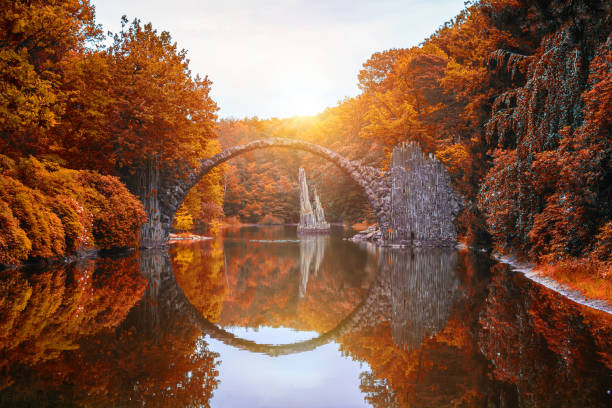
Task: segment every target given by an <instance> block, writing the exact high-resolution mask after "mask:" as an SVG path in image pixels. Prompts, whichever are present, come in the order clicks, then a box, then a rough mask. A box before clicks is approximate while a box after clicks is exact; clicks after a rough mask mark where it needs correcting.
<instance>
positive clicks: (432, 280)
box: [341, 251, 612, 408]
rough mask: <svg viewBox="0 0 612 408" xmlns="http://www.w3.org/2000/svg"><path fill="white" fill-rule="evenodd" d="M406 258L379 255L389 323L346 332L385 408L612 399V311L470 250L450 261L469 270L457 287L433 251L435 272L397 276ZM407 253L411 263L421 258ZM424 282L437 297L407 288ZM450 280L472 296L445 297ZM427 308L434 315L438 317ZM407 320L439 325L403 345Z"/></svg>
mask: <svg viewBox="0 0 612 408" xmlns="http://www.w3.org/2000/svg"><path fill="white" fill-rule="evenodd" d="M438 256H441V257H442V258H444V257H445V256H444V255H438ZM403 257H404V255H403V254H401V253H400V255H399V256H396V255H393V256H387V257H384V256H383V257H382V259H381V266H382V269H384V270H386V271H388V272H387V273H388V275H389V276H391V278H390V279H389V282H390V283H389V287H390V292H391V297H392V298H393V302H392V305H391V308H392V313H391V316H392V320H391V322H386V321H382V322H380V323H379V324H378V325H377V326H375V327H372V328H371V329H369V330H363V331H361V332H359V333H351V334H349V335H348V336H346V337H345V338H344V339H343V340H342V345H341V348H342V350H343V352H345V353H347V354H349V355H351V356H352V357H353V358H355V359H356V360H359V361H365V362H367V363H368V364H369V365H370V368H371V371H370V372H366V373H363V374H362V375H361V377H360V378H361V386H360V387H361V389H362V391H363V392H364V393H365V394H366V396H365V398H366V400H367V401H368V402H369V403H370V404H372V405H373V406H375V407H380V408H382V407H386V408H390V407H396V406H422V407H447V406H449V407H450V406H487V407H514V406H521V407H523V406H524V407H535V406H539V407H553V406H554V407H556V406H572V407H573V406H576V407H607V406H610V403H611V402H612V396H610V395H609V394H607V390H610V389H612V380H611V377H610V366H611V365H612V364H610V362H611V361H612V358H611V353H610V347H609V339H610V337H611V333H612V324H611V323H612V319H610V317H609V316H607V315H604V314H602V313H597V312H594V311H592V310H589V309H587V308H584V307H580V306H578V305H575V304H573V303H572V302H570V301H568V300H567V299H564V298H563V297H562V296H561V295H558V294H556V293H553V292H551V291H549V290H547V289H545V288H542V287H540V286H539V285H537V284H534V283H532V282H530V281H528V280H527V279H526V278H524V277H523V276H522V275H520V274H509V273H508V272H507V270H506V268H505V267H503V266H501V265H497V266H495V267H493V269H492V271H493V277H492V278H491V269H490V266H491V264H492V263H491V262H490V261H484V260H483V259H482V257H480V256H474V255H472V254H470V253H468V252H467V251H465V252H462V253H461V254H459V257H457V258H458V260H460V262H455V261H454V260H453V261H452V262H451V263H452V264H455V265H456V267H455V272H453V274H454V273H457V276H461V290H460V291H456V290H454V289H452V288H454V286H455V285H456V284H458V283H459V282H458V281H457V280H456V278H452V279H449V278H448V277H445V274H446V273H450V272H445V271H444V268H438V267H437V266H436V257H435V256H434V257H432V258H430V259H429V260H427V261H426V264H429V265H430V266H429V268H431V269H432V270H433V271H436V270H438V273H439V276H438V277H437V278H436V277H435V273H434V276H432V277H428V276H421V278H423V279H425V280H420V281H419V279H416V277H412V276H411V274H410V273H409V272H406V271H404V272H400V274H399V275H395V277H393V276H394V273H395V272H394V270H393V269H394V266H393V265H395V263H396V262H397V263H400V264H401V262H402V258H403ZM453 258H454V256H451V257H450V259H451V260H452V259H453ZM404 261H405V262H404V265H406V267H407V268H408V269H409V268H410V267H411V265H418V264H419V263H420V262H419V261H416V259H415V262H414V263H411V262H410V261H409V260H404ZM385 265H386V266H385ZM397 270H398V271H401V268H400V267H397ZM417 276H418V275H417ZM411 277H412V278H415V279H414V282H413V283H411V282H410V280H411ZM416 288H420V289H419V290H416V292H420V293H422V294H423V296H424V297H428V296H429V298H430V299H431V301H432V302H433V303H434V304H437V306H435V307H434V306H428V305H426V303H427V301H426V300H425V299H418V297H417V298H413V299H410V296H404V294H405V293H409V292H413V293H415V289H416ZM432 288H433V290H432ZM445 288H450V291H451V292H453V293H466V294H469V296H464V295H461V298H459V297H457V296H455V300H454V302H453V301H445V300H444V299H443V296H444V294H445V293H447V292H446V290H447V289H445ZM395 291H397V292H398V293H400V294H401V296H400V297H399V298H398V297H396V296H395ZM436 294H437V295H436ZM450 295H451V294H449V297H450ZM453 303H454V306H452V307H450V308H449V305H452V304H453ZM419 307H423V308H425V310H421V311H419V310H418V308H419ZM427 307H432V308H433V310H428V309H427ZM415 311H416V312H415ZM434 311H435V312H434ZM445 315H447V316H446V317H444V316H445ZM402 316H403V317H402ZM428 316H433V318H432V319H431V320H430V323H427V320H428ZM436 316H438V317H436ZM408 320H411V321H414V322H419V321H421V322H425V323H423V324H422V325H421V328H422V330H425V331H427V330H431V331H432V332H435V331H437V334H435V333H427V332H425V333H424V336H425V338H423V339H422V341H421V340H420V337H416V338H414V337H412V334H409V336H410V337H409V339H412V340H414V342H415V343H413V344H416V345H417V346H416V347H412V348H411V347H403V346H402V345H401V344H398V337H400V338H399V342H404V341H406V340H405V339H402V338H401V336H398V330H397V327H396V326H397V323H398V321H399V322H401V321H408ZM442 323H444V327H441V325H442ZM415 324H416V323H413V324H411V325H409V326H407V327H403V328H402V330H401V331H400V333H402V334H404V333H406V332H404V331H403V330H408V328H409V327H413V328H414V326H415ZM429 336H431V337H429ZM408 341H409V340H408Z"/></svg>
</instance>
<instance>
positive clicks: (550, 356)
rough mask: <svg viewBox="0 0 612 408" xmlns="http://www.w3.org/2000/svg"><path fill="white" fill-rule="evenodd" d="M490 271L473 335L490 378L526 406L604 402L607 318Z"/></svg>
mask: <svg viewBox="0 0 612 408" xmlns="http://www.w3.org/2000/svg"><path fill="white" fill-rule="evenodd" d="M496 269H497V270H495V275H494V277H493V281H492V283H491V287H490V293H489V296H488V298H487V299H486V304H485V306H484V309H483V311H482V313H481V315H480V324H481V325H482V331H481V332H480V335H479V342H480V344H481V349H482V351H483V352H484V354H485V356H486V357H487V358H488V359H489V360H491V363H492V366H493V372H492V374H493V376H494V377H495V378H496V379H498V380H500V381H503V382H506V383H510V384H513V385H514V386H516V387H517V388H518V389H519V390H521V394H520V398H521V399H522V400H524V403H523V404H525V405H527V406H585V407H586V406H589V407H598V406H605V404H604V403H603V401H602V398H605V397H604V395H605V392H606V389H609V383H606V380H605V379H606V378H609V370H610V368H612V364H611V362H612V358H611V355H610V347H609V346H610V344H609V341H610V336H612V332H611V330H612V329H611V327H612V319H610V317H609V316H608V315H607V314H605V313H602V312H597V311H594V310H592V309H588V308H586V307H583V306H579V305H573V304H570V303H569V302H567V301H565V300H564V299H561V295H559V294H556V293H554V292H550V291H548V290H545V289H542V288H541V287H539V286H537V285H535V284H533V283H531V282H528V281H526V280H525V279H524V278H522V277H520V276H516V275H515V276H510V277H509V276H508V275H507V274H506V273H504V270H505V269H506V268H505V267H501V266H498V267H497V268H496ZM517 345H520V347H517Z"/></svg>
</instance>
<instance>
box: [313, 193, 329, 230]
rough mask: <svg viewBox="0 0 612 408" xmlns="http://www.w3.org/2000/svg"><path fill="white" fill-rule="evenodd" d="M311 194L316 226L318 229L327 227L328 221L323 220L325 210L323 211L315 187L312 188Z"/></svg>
mask: <svg viewBox="0 0 612 408" xmlns="http://www.w3.org/2000/svg"><path fill="white" fill-rule="evenodd" d="M313 195H314V201H315V208H314V214H315V219H316V220H317V227H318V228H319V229H329V223H328V222H327V221H325V212H324V211H323V206H322V205H321V200H319V194H317V189H314V192H313Z"/></svg>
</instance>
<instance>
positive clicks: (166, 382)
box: [0, 227, 612, 407]
mask: <svg viewBox="0 0 612 408" xmlns="http://www.w3.org/2000/svg"><path fill="white" fill-rule="evenodd" d="M343 234H345V235H349V233H348V232H346V233H343V232H342V231H336V232H334V233H333V234H332V235H330V236H311V237H297V236H296V234H295V227H244V228H235V229H225V230H223V231H222V233H221V234H220V235H219V236H218V237H217V238H216V239H214V240H208V241H200V242H192V243H177V244H174V245H172V246H171V248H170V250H169V251H141V252H140V253H130V254H126V255H124V256H115V257H102V258H97V259H93V260H85V261H81V262H79V263H77V264H73V265H67V266H61V267H55V268H48V269H44V270H36V269H31V270H17V271H15V270H12V271H3V272H0V291H1V293H0V406H3V407H4V406H6V407H21V406H24V407H26V406H31V407H73V406H74V407H77V406H78V407H131V406H134V407H143V406H151V407H206V406H212V407H367V406H372V407H609V406H612V395H610V393H611V390H612V378H611V375H612V349H611V344H610V339H611V338H612V336H611V335H612V319H611V318H610V316H609V315H607V314H605V313H603V312H597V311H594V310H591V309H588V308H586V307H584V306H579V305H576V304H574V303H572V302H570V301H567V300H565V299H564V298H563V297H561V296H560V295H558V294H556V293H554V292H551V291H549V290H547V289H545V288H543V287H541V286H539V285H537V284H534V283H531V282H530V281H528V280H526V279H525V278H523V276H522V275H520V274H515V273H512V272H510V271H509V270H508V268H507V267H506V266H504V265H500V264H497V263H495V262H493V261H491V260H490V259H488V258H486V257H484V256H482V255H475V254H471V253H469V252H467V251H463V252H457V251H450V250H449V251H446V250H422V251H410V250H391V249H380V248H379V249H376V248H374V247H371V246H367V245H358V244H355V243H352V242H348V241H345V240H343V239H342V238H343Z"/></svg>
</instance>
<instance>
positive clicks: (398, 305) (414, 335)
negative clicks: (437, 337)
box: [378, 249, 460, 349]
mask: <svg viewBox="0 0 612 408" xmlns="http://www.w3.org/2000/svg"><path fill="white" fill-rule="evenodd" d="M456 263H457V252H456V251H454V250H447V249H427V250H416V251H409V250H405V249H383V250H381V254H380V260H379V271H378V273H379V274H382V275H383V276H385V279H386V280H388V285H389V288H390V302H391V313H390V316H389V317H390V319H391V327H392V333H393V340H394V341H395V342H396V343H397V344H401V345H403V346H405V347H406V348H408V349H413V348H415V347H418V346H419V345H420V344H421V342H422V341H423V339H424V338H426V337H430V336H432V335H434V334H436V333H437V332H439V331H440V330H442V329H443V328H444V326H446V322H447V321H448V318H449V317H450V314H451V309H452V307H453V304H454V303H455V301H456V300H457V298H458V295H459V293H460V292H459V285H460V282H459V279H458V277H457V274H456V272H455V266H456Z"/></svg>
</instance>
